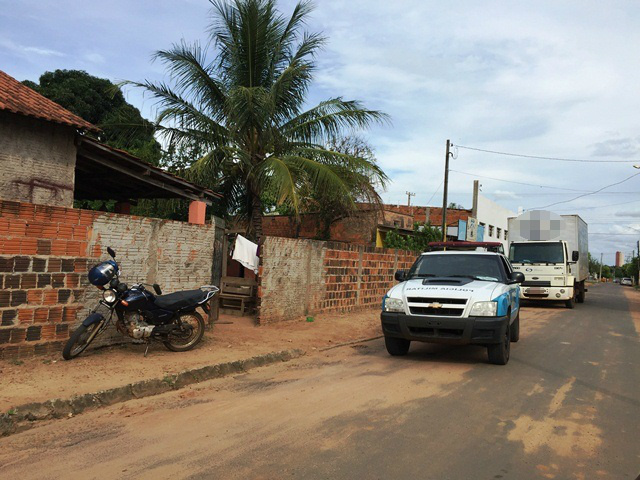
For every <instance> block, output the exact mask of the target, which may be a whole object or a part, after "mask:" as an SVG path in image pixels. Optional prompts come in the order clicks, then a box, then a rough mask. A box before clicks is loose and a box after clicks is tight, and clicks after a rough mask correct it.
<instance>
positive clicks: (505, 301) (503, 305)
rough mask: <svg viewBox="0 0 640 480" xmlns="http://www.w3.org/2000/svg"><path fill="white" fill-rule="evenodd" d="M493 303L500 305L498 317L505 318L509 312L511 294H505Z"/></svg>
mask: <svg viewBox="0 0 640 480" xmlns="http://www.w3.org/2000/svg"><path fill="white" fill-rule="evenodd" d="M492 301H493V302H497V303H498V311H497V313H496V315H497V316H498V317H504V316H505V315H506V314H507V311H508V310H509V292H507V293H503V294H502V295H500V296H497V297H496V298H494V299H493V300H492Z"/></svg>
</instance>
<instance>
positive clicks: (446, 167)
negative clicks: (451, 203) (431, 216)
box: [442, 140, 451, 242]
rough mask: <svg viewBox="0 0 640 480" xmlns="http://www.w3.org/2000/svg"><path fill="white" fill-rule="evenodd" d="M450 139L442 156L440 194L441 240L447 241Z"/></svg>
mask: <svg viewBox="0 0 640 480" xmlns="http://www.w3.org/2000/svg"><path fill="white" fill-rule="evenodd" d="M450 148H451V141H450V140H447V152H446V154H445V157H444V193H443V195H442V241H443V242H446V241H447V194H448V192H449V155H450V154H449V150H450Z"/></svg>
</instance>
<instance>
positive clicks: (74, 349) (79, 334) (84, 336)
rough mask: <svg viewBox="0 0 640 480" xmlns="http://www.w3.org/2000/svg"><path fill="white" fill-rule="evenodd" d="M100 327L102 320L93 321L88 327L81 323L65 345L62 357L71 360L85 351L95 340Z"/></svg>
mask: <svg viewBox="0 0 640 480" xmlns="http://www.w3.org/2000/svg"><path fill="white" fill-rule="evenodd" d="M99 328H100V322H96V323H92V324H91V325H89V326H88V327H86V326H84V325H83V324H80V326H78V328H76V331H75V332H73V334H72V335H71V338H69V341H68V342H67V344H66V345H65V346H64V349H63V350H62V358H64V359H65V360H71V359H72V358H76V357H77V356H78V355H80V354H81V353H82V352H84V350H85V349H86V348H87V347H88V346H89V344H90V343H91V342H93V339H94V338H96V335H97V333H98V329H99Z"/></svg>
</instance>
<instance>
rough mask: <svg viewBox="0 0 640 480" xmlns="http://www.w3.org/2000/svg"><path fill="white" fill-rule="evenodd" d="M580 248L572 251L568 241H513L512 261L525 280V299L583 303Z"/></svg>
mask: <svg viewBox="0 0 640 480" xmlns="http://www.w3.org/2000/svg"><path fill="white" fill-rule="evenodd" d="M579 259H580V254H579V252H578V251H569V246H568V245H567V242H565V241H537V242H532V241H530V242H513V243H511V245H510V246H509V260H510V261H511V265H513V269H514V270H515V271H518V272H522V273H523V274H524V275H525V277H526V280H525V281H524V282H523V283H522V288H521V289H520V295H521V298H523V299H531V300H558V301H563V302H565V303H566V304H567V306H568V307H570V308H572V307H573V302H574V301H577V302H579V303H582V302H584V293H585V291H586V290H585V289H584V282H576V276H577V272H575V271H574V270H576V269H577V262H578V261H579Z"/></svg>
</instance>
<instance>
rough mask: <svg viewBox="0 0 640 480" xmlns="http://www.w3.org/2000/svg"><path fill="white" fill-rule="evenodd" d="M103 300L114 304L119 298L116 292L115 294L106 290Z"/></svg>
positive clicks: (103, 293)
mask: <svg viewBox="0 0 640 480" xmlns="http://www.w3.org/2000/svg"><path fill="white" fill-rule="evenodd" d="M102 298H103V299H104V301H105V302H107V303H113V302H115V301H116V298H117V297H116V292H114V291H113V290H111V289H108V290H105V291H104V292H102Z"/></svg>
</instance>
